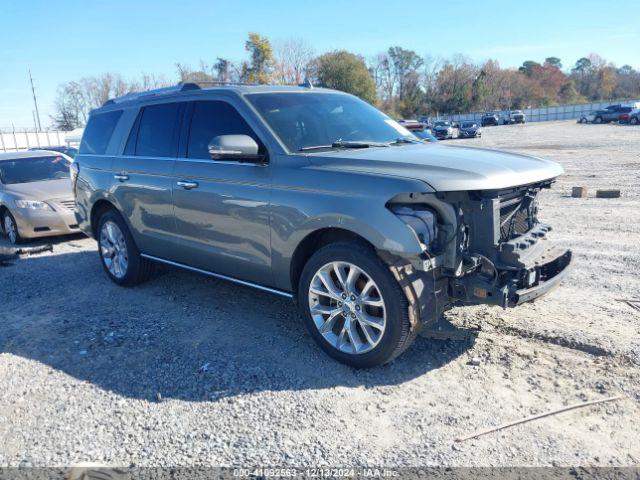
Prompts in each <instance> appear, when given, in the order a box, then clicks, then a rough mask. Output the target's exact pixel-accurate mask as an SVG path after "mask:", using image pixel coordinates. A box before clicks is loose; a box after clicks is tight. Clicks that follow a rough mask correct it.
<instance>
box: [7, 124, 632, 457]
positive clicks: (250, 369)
mask: <svg viewBox="0 0 640 480" xmlns="http://www.w3.org/2000/svg"><path fill="white" fill-rule="evenodd" d="M450 143H451V144H458V145H463V144H466V145H479V146H491V147H497V148H502V149H507V150H513V151H517V152H524V153H529V154H533V155H539V156H544V157H548V158H550V159H553V160H556V161H558V162H560V163H561V164H562V165H563V166H564V168H565V170H566V175H564V176H563V177H562V178H561V179H560V180H559V181H558V182H557V184H556V185H555V187H554V188H553V189H552V190H551V191H548V192H545V193H544V194H543V197H542V206H541V217H542V218H543V219H544V220H546V221H548V222H549V223H551V224H552V225H553V226H554V227H555V231H554V238H555V240H556V241H557V242H558V243H559V244H561V245H564V246H567V247H571V248H572V249H573V250H574V258H575V267H574V269H573V271H572V273H571V275H570V278H569V279H568V280H567V281H566V282H565V284H564V285H563V286H561V287H560V288H558V289H556V290H555V291H553V292H552V293H551V294H549V295H548V296H546V297H544V298H542V299H541V300H539V301H538V302H536V303H535V304H528V305H525V306H523V307H521V308H518V309H514V310H508V311H503V310H501V309H499V308H489V307H473V308H466V309H456V310H453V311H451V312H449V313H448V317H449V318H450V320H451V321H452V322H453V323H455V324H456V326H458V327H459V328H460V329H461V330H462V331H464V332H467V333H468V338H469V339H468V340H465V341H451V340H428V339H425V338H418V339H417V341H416V342H415V344H414V345H413V347H412V348H411V349H410V350H408V351H407V352H406V353H405V354H404V355H403V356H402V357H400V358H399V359H397V360H396V361H394V362H393V363H391V364H389V365H386V366H384V367H381V368H377V369H374V370H369V371H355V370H352V369H350V368H347V367H345V366H342V365H340V364H337V363H335V362H334V361H332V360H330V359H329V358H328V357H326V356H325V355H324V354H322V353H321V352H320V351H319V349H318V348H316V346H315V345H314V344H313V342H312V340H311V338H310V337H309V336H308V335H307V334H306V332H305V330H304V328H303V326H302V324H301V323H300V322H299V321H298V318H297V315H296V312H295V310H294V307H293V306H292V305H291V304H290V303H288V302H287V301H285V300H282V299H280V298H277V297H274V296H271V295H268V294H265V293H261V292H258V291H254V290H251V289H246V288H240V287H237V286H234V285H230V284H228V283H224V282H221V281H216V280H213V279H208V278H203V277H200V276H196V275H193V274H190V273H185V272H180V271H176V270H172V269H168V268H166V269H165V268H163V269H162V270H160V271H159V272H158V274H157V275H155V276H154V278H153V279H152V280H151V281H150V282H149V283H147V284H145V285H143V286H141V287H137V288H134V289H123V288H119V287H117V286H115V285H114V284H112V283H111V282H110V281H109V280H108V279H107V277H106V275H105V274H104V273H103V271H102V269H101V266H100V264H99V261H98V257H97V253H96V246H95V242H94V241H93V240H89V239H86V238H84V237H71V238H63V239H55V240H54V243H55V245H54V252H53V253H52V254H44V255H38V256H32V257H28V258H25V259H23V260H20V261H18V262H16V263H14V264H13V265H12V266H7V267H3V268H0V308H1V312H2V313H0V347H1V350H0V465H5V466H6V465H10V466H17V465H38V466H50V465H68V464H70V463H75V462H87V461H91V462H99V463H106V464H113V465H124V466H129V465H136V466H165V465H172V466H177V465H180V466H193V465H234V466H246V465H284V464H293V465H298V466H308V465H329V466H356V465H378V466H382V465H386V466H393V467H398V466H424V465H431V466H433V465H450V466H461V465H464V466H498V465H499V466H503V465H516V466H524V465H540V466H549V465H556V466H566V465H583V466H584V465H592V466H596V465H597V466H628V465H638V463H640V433H639V427H638V425H639V422H638V419H639V418H640V405H639V402H640V375H638V373H639V369H640V311H637V310H634V309H633V308H631V307H630V306H628V305H626V304H625V303H622V302H619V301H617V299H619V298H640V293H638V292H639V291H640V276H639V275H638V271H640V246H639V244H638V241H639V239H640V153H639V152H640V128H637V127H635V128H634V127H627V126H618V125H602V126H596V125H577V124H575V123H573V122H554V123H545V124H531V125H524V126H523V125H514V126H506V127H489V128H485V129H484V136H483V138H482V139H473V140H454V141H451V142H450ZM576 185H584V186H586V187H588V188H589V193H590V195H589V198H586V199H575V198H571V197H570V191H571V187H572V186H576ZM597 188H621V190H622V198H619V199H596V198H595V189H597ZM1 242H4V239H3V240H2V241H1ZM0 244H2V245H6V243H0ZM35 244H37V243H35ZM474 357H477V358H479V359H480V363H479V365H470V364H469V362H470V360H471V359H472V358H474ZM471 363H475V362H471ZM615 394H622V395H624V398H623V399H622V400H619V401H617V402H611V403H606V404H601V405H596V406H591V407H587V408H584V409H579V410H574V411H571V412H567V413H562V414H559V415H555V416H551V417H547V418H544V419H541V420H539V421H535V422H531V423H527V424H524V425H519V426H516V427H513V428H511V429H507V430H503V431H501V432H497V433H493V434H490V435H486V436H484V437H481V438H478V439H475V440H469V441H467V442H463V443H455V442H454V441H453V440H454V438H456V437H458V436H461V435H464V434H468V433H472V432H474V431H476V430H479V429H484V428H488V427H491V426H495V425H498V424H500V423H503V422H507V421H511V420H516V419H519V418H522V417H526V416H529V415H531V414H533V413H538V412H542V411H545V410H548V409H553V408H557V407H561V406H563V405H568V404H572V403H576V402H580V401H586V400H595V399H600V398H605V397H607V396H611V395H615Z"/></svg>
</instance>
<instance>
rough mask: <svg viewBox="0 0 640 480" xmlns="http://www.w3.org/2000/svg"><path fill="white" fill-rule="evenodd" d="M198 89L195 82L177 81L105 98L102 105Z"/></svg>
mask: <svg viewBox="0 0 640 480" xmlns="http://www.w3.org/2000/svg"><path fill="white" fill-rule="evenodd" d="M199 89H200V86H199V85H197V84H196V83H192V82H187V83H182V82H181V83H178V84H177V85H172V86H170V87H162V88H156V89H154V90H144V91H142V92H131V93H127V94H126V95H123V96H121V97H116V98H111V99H109V100H107V101H106V102H104V103H103V104H102V106H103V107H104V106H106V105H112V104H115V103H122V102H128V101H130V100H139V99H141V98H147V97H155V96H158V95H168V94H170V93H178V92H185V91H187V90H199Z"/></svg>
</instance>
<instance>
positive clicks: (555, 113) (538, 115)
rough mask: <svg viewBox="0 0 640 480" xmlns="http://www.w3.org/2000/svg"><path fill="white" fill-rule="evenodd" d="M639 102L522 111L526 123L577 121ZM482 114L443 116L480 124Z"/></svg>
mask: <svg viewBox="0 0 640 480" xmlns="http://www.w3.org/2000/svg"><path fill="white" fill-rule="evenodd" d="M639 103H640V100H638V99H616V100H603V101H600V102H594V103H584V104H575V105H556V106H553V107H540V108H523V109H522V111H523V112H524V114H525V115H526V121H527V122H550V121H555V120H578V119H580V118H582V117H583V116H586V115H588V114H589V113H591V112H593V111H595V110H602V109H604V108H605V107H608V106H609V105H618V104H622V105H634V104H636V108H638V105H637V104H639ZM494 112H495V113H497V114H498V115H499V116H500V121H502V120H503V119H504V118H506V117H507V113H508V110H500V111H495V110H494ZM483 113H484V112H470V113H460V114H455V115H443V116H442V117H443V118H446V119H448V120H451V121H455V122H463V121H474V122H480V120H481V119H482V115H483Z"/></svg>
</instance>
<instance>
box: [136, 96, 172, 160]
mask: <svg viewBox="0 0 640 480" xmlns="http://www.w3.org/2000/svg"><path fill="white" fill-rule="evenodd" d="M181 105H182V104H181V103H178V102H175V103H163V104H161V105H150V106H148V107H144V108H143V109H142V111H141V112H140V116H141V117H140V121H139V126H138V130H137V140H136V144H135V153H134V154H135V155H139V156H145V157H175V156H176V143H177V142H176V136H177V130H178V128H177V126H178V118H179V115H178V114H179V112H180V111H181V109H180V106H181ZM136 124H138V122H137V121H136ZM134 128H135V126H134ZM132 134H134V132H132Z"/></svg>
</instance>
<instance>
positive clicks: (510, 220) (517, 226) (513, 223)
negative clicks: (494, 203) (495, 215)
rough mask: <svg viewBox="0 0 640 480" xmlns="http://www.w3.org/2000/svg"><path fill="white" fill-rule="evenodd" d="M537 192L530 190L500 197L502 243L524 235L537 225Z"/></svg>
mask: <svg viewBox="0 0 640 480" xmlns="http://www.w3.org/2000/svg"><path fill="white" fill-rule="evenodd" d="M536 214H537V202H536V192H530V191H529V190H528V189H523V190H517V191H514V192H509V193H505V194H502V195H500V241H502V242H506V241H509V240H511V239H512V238H515V237H519V236H520V235H524V234H525V233H527V232H528V231H529V230H531V229H532V228H533V227H534V226H535V224H536V223H537V218H536Z"/></svg>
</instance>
